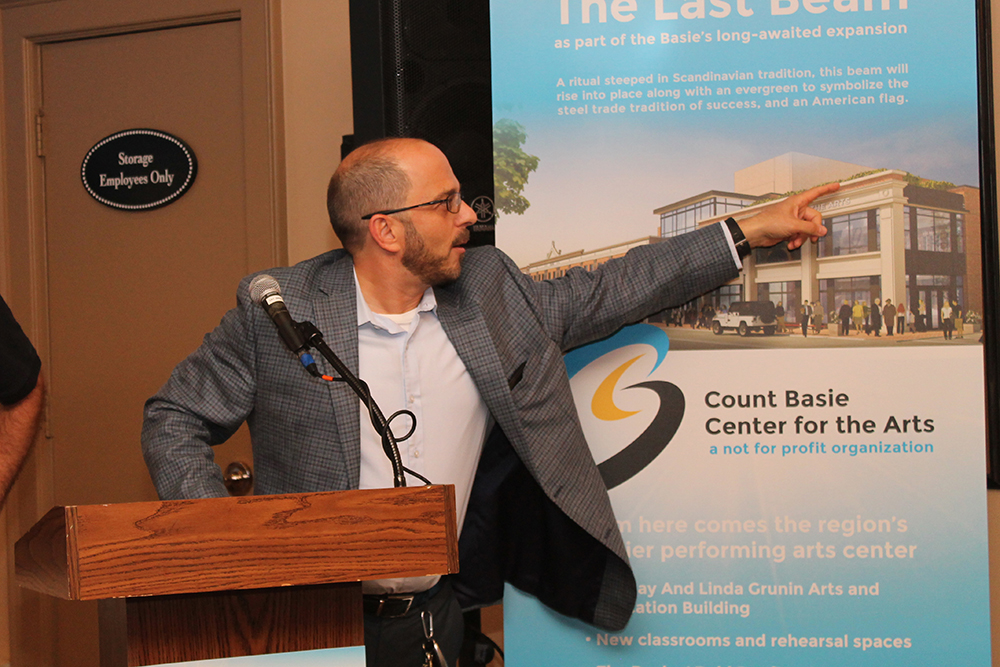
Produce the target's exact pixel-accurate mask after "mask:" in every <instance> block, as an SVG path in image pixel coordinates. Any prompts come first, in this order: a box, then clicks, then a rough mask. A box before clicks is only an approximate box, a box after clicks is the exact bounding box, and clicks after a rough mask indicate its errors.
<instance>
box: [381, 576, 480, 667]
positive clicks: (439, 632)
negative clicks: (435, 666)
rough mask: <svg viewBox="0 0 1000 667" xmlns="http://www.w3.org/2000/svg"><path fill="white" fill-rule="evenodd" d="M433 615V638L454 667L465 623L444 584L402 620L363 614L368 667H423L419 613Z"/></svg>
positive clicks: (448, 588)
mask: <svg viewBox="0 0 1000 667" xmlns="http://www.w3.org/2000/svg"><path fill="white" fill-rule="evenodd" d="M422 611H429V612H431V613H432V614H433V615H434V638H435V639H436V640H437V643H438V644H439V645H440V646H441V650H442V651H443V652H444V656H445V658H447V659H448V665H449V667H455V665H456V663H457V662H458V654H459V652H460V651H461V650H462V637H463V635H464V633H465V623H464V621H463V619H462V609H461V607H459V605H458V600H456V599H455V593H454V592H453V591H452V590H451V584H449V583H445V585H444V587H443V588H442V589H441V591H440V592H439V593H438V594H437V595H435V596H434V597H433V598H431V599H430V600H428V601H427V602H426V603H424V604H422V605H420V606H418V607H416V606H415V607H413V608H411V609H410V611H409V613H408V614H407V615H406V616H403V617H401V618H383V617H379V616H375V615H374V614H365V664H366V665H367V667H422V666H423V664H424V628H423V624H422V623H421V621H420V612H422Z"/></svg>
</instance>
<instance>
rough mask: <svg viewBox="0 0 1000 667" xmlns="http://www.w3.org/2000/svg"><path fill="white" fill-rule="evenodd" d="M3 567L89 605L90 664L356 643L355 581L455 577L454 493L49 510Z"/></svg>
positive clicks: (360, 631)
mask: <svg viewBox="0 0 1000 667" xmlns="http://www.w3.org/2000/svg"><path fill="white" fill-rule="evenodd" d="M15 568H16V576H17V582H18V584H20V585H21V586H24V587H27V588H30V589H32V590H35V591H39V592H41V593H46V594H48V595H53V596H56V597H60V598H64V599H69V600H94V599H97V600H100V601H101V602H100V603H99V619H100V635H101V636H100V646H101V667H125V666H126V665H128V666H129V667H131V666H133V665H157V664H163V663H171V662H183V661H188V660H204V659H209V658H224V657H231V656H247V655H259V654H264V653H284V652H288V651H307V650H313V649H323V648H338V647H345V646H360V645H362V644H363V643H364V623H363V617H362V610H361V583H360V582H361V581H363V580H365V579H386V578H390V577H410V576H422V575H429V574H449V573H453V572H457V571H458V539H457V531H456V527H455V494H454V488H453V487H451V486H423V487H409V488H401V489H374V490H365V491H338V492H330V493H301V494H290V495H278V496H248V497H239V498H212V499H206V500H176V501H163V502H142V503H130V504H121V505H79V506H68V507H55V508H53V509H52V510H50V511H49V512H48V514H46V515H45V516H44V517H43V518H42V519H41V520H40V521H39V522H38V523H36V524H35V525H34V526H33V527H32V528H31V530H29V531H28V532H27V533H26V534H25V535H24V536H23V537H22V538H21V539H20V540H18V541H17V544H16V545H15Z"/></svg>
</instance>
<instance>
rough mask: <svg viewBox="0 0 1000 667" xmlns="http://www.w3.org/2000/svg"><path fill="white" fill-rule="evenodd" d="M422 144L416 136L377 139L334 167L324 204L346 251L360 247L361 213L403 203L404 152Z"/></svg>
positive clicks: (362, 237)
mask: <svg viewBox="0 0 1000 667" xmlns="http://www.w3.org/2000/svg"><path fill="white" fill-rule="evenodd" d="M424 147H430V144H428V143H427V142H424V141H421V140H419V139H396V138H391V139H379V140H377V141H373V142H371V143H368V144H365V145H363V146H359V147H358V148H356V149H355V150H354V151H352V152H351V153H350V155H348V156H347V157H346V158H344V160H343V162H341V163H340V166H339V167H337V170H336V171H335V172H334V174H333V178H331V179H330V185H329V187H328V188H327V190H326V208H327V211H328V212H329V213H330V223H331V224H332V225H333V231H334V232H336V233H337V237H338V238H340V242H341V243H343V244H344V248H346V249H347V251H348V252H350V253H352V254H354V253H355V252H357V251H358V250H360V249H361V247H362V246H364V243H365V238H366V236H367V235H368V224H367V223H366V222H365V221H364V220H362V219H361V216H363V215H367V214H369V213H374V212H375V211H384V210H388V209H393V208H401V207H402V206H404V205H405V204H404V202H405V201H406V195H407V194H408V193H409V191H410V186H411V182H410V178H409V177H408V176H407V170H406V168H405V166H404V161H405V155H406V154H407V153H410V152H412V151H414V150H422V149H424ZM435 150H436V149H435Z"/></svg>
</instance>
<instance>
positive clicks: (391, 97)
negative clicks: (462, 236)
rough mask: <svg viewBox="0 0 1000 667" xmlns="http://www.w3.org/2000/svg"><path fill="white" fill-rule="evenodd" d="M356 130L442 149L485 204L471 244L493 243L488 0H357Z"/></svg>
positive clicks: (353, 7)
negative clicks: (400, 138) (409, 139)
mask: <svg viewBox="0 0 1000 667" xmlns="http://www.w3.org/2000/svg"><path fill="white" fill-rule="evenodd" d="M350 12H351V76H352V80H353V87H354V135H353V139H352V140H353V143H351V139H350V138H347V137H345V146H344V150H347V151H349V150H350V149H351V148H353V146H356V145H360V144H362V143H364V142H366V141H371V140H372V139H378V138H381V137H416V138H419V139H425V140H427V141H429V142H431V143H432V144H434V145H435V146H437V147H438V148H440V149H441V150H442V151H443V152H444V154H445V155H446V156H448V160H449V161H451V166H452V168H453V169H454V171H455V176H457V177H458V180H459V181H460V182H461V183H462V193H463V196H464V198H465V200H466V201H467V202H469V204H470V205H471V206H472V208H473V210H475V211H476V216H477V218H478V222H477V223H476V224H475V225H473V227H472V239H471V241H470V245H484V244H493V243H494V209H493V112H492V93H491V89H490V85H491V83H490V7H489V0H419V1H418V0H351V2H350Z"/></svg>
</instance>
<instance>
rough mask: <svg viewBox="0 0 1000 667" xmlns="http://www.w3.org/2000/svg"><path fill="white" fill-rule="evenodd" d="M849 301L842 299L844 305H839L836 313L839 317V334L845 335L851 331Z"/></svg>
mask: <svg viewBox="0 0 1000 667" xmlns="http://www.w3.org/2000/svg"><path fill="white" fill-rule="evenodd" d="M851 313H852V309H851V302H850V301H844V305H842V306H841V307H840V311H839V312H838V313H837V315H838V317H839V318H840V331H839V335H841V336H847V335H848V334H850V332H851Z"/></svg>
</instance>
